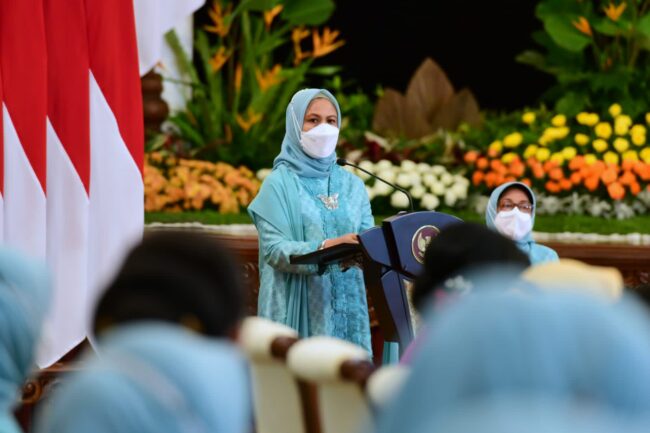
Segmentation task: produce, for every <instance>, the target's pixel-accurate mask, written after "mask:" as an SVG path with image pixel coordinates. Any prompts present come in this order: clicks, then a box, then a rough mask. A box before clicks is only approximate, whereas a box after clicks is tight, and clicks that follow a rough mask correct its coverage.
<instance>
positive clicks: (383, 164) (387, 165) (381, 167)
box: [375, 159, 393, 171]
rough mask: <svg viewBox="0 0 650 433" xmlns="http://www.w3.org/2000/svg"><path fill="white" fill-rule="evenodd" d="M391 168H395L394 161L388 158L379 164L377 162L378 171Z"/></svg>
mask: <svg viewBox="0 0 650 433" xmlns="http://www.w3.org/2000/svg"><path fill="white" fill-rule="evenodd" d="M389 168H393V163H392V162H390V161H389V160H387V159H382V160H381V161H379V162H378V163H377V164H375V170H377V171H381V170H387V169H389Z"/></svg>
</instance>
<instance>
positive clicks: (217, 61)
mask: <svg viewBox="0 0 650 433" xmlns="http://www.w3.org/2000/svg"><path fill="white" fill-rule="evenodd" d="M230 54H231V53H230V52H228V53H226V47H224V46H220V47H219V49H218V50H217V52H216V53H215V54H214V56H212V58H211V59H210V67H212V70H213V71H214V72H217V71H218V70H220V69H221V68H223V65H225V64H226V62H227V61H228V58H229V57H230Z"/></svg>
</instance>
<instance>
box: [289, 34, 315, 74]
mask: <svg viewBox="0 0 650 433" xmlns="http://www.w3.org/2000/svg"><path fill="white" fill-rule="evenodd" d="M307 36H309V30H307V29H305V27H304V26H300V27H296V28H295V29H293V30H292V31H291V40H292V41H293V64H294V65H296V66H298V65H299V64H300V62H302V61H303V59H306V58H307V57H309V56H310V55H311V53H310V52H306V53H305V52H303V51H302V48H301V46H300V43H301V42H302V40H303V39H305V38H306V37H307Z"/></svg>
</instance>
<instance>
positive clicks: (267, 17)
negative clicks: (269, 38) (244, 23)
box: [264, 5, 284, 30]
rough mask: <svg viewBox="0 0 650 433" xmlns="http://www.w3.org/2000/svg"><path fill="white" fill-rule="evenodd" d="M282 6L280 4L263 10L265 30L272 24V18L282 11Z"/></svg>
mask: <svg viewBox="0 0 650 433" xmlns="http://www.w3.org/2000/svg"><path fill="white" fill-rule="evenodd" d="M283 7H284V6H282V5H277V6H275V7H274V8H273V9H269V10H268V11H264V25H266V30H269V29H270V28H271V24H273V20H274V19H275V17H276V16H278V14H279V13H280V12H282V8H283Z"/></svg>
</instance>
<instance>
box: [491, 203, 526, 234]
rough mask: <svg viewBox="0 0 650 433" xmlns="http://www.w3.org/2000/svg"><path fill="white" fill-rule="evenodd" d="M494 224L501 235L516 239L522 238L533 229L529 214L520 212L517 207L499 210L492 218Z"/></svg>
mask: <svg viewBox="0 0 650 433" xmlns="http://www.w3.org/2000/svg"><path fill="white" fill-rule="evenodd" d="M494 225H495V226H496V228H497V230H498V231H499V233H501V234H502V235H504V236H506V237H508V238H510V239H512V240H515V241H518V240H521V239H523V238H524V237H525V236H526V235H527V234H528V233H530V231H531V230H532V229H533V218H532V216H531V215H530V214H527V213H523V212H521V211H520V210H519V209H518V208H514V209H512V210H509V211H501V212H499V213H498V214H497V216H496V218H495V219H494Z"/></svg>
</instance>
